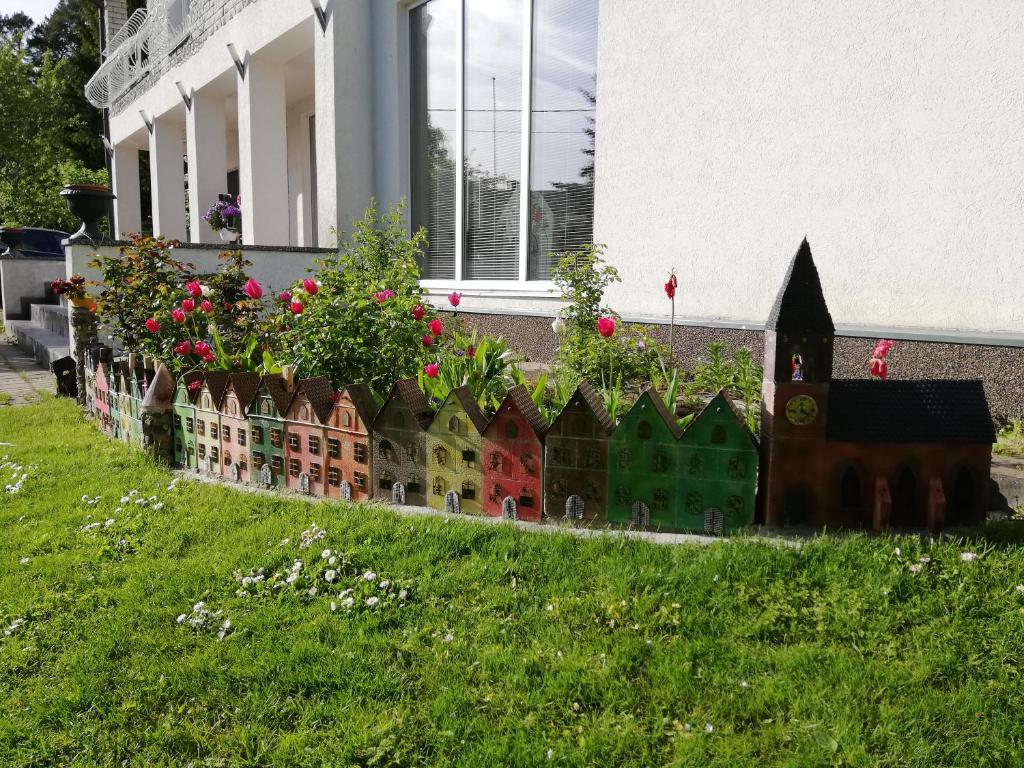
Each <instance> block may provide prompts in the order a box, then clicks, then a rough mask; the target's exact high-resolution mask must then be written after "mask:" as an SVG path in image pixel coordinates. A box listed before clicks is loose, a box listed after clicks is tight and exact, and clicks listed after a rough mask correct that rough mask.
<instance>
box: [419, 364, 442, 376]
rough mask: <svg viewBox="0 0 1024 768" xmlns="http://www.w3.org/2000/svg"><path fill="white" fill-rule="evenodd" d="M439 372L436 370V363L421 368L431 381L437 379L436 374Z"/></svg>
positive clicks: (438, 369)
mask: <svg viewBox="0 0 1024 768" xmlns="http://www.w3.org/2000/svg"><path fill="white" fill-rule="evenodd" d="M440 370H441V369H440V368H438V366H437V363H427V365H426V366H425V367H424V368H423V372H424V373H425V374H427V376H429V377H430V378H432V379H436V378H437V373H438V371H440Z"/></svg>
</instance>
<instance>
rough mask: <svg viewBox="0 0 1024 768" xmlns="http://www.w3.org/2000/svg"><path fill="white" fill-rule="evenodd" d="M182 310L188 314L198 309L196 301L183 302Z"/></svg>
mask: <svg viewBox="0 0 1024 768" xmlns="http://www.w3.org/2000/svg"><path fill="white" fill-rule="evenodd" d="M181 308H182V309H184V310H185V311H186V312H192V311H193V310H194V309H195V308H196V302H195V299H185V300H184V301H183V302H181Z"/></svg>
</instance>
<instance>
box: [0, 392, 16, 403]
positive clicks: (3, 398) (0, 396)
mask: <svg viewBox="0 0 1024 768" xmlns="http://www.w3.org/2000/svg"><path fill="white" fill-rule="evenodd" d="M12 399H13V398H12V397H11V396H10V395H9V394H7V393H6V392H0V405H10V403H11V400H12Z"/></svg>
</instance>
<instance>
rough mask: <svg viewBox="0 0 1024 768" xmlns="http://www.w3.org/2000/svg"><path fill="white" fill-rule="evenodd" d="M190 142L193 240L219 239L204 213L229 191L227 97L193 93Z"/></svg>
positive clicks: (188, 131) (187, 117)
mask: <svg viewBox="0 0 1024 768" xmlns="http://www.w3.org/2000/svg"><path fill="white" fill-rule="evenodd" d="M185 130H186V142H185V143H186V144H187V145H188V209H189V210H188V214H189V225H190V232H189V235H190V236H191V238H192V241H193V242H197V243H213V242H219V241H220V238H219V237H218V236H217V233H216V232H214V231H213V230H212V229H210V227H209V225H208V224H207V223H206V222H205V221H204V220H203V214H205V213H206V211H207V209H208V208H209V207H210V206H211V205H213V204H214V203H215V202H217V195H219V194H222V193H224V192H227V191H228V180H227V177H228V168H227V138H226V137H227V120H226V118H225V114H224V97H223V96H216V95H207V94H204V93H203V92H202V91H196V92H195V93H193V94H192V109H190V110H186V115H185Z"/></svg>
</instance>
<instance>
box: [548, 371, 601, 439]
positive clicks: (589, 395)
mask: <svg viewBox="0 0 1024 768" xmlns="http://www.w3.org/2000/svg"><path fill="white" fill-rule="evenodd" d="M577 395H578V396H579V397H581V398H582V399H583V402H584V403H585V404H586V406H587V407H588V408H590V411H591V413H593V414H594V418H596V419H597V423H598V424H599V425H600V426H601V429H603V430H604V433H605V434H606V435H610V434H611V433H612V431H613V430H614V429H615V422H614V421H612V417H611V416H610V415H609V414H608V410H607V409H606V408H605V407H604V401H603V400H602V399H601V395H599V394H598V393H597V390H595V389H594V388H593V387H592V386H591V384H590V382H589V381H581V382H580V385H579V386H578V387H576V391H575V392H573V394H572V397H570V398H569V402H567V403H566V404H565V405H564V406H563V407H562V410H561V411H559V412H558V415H557V416H556V417H555V420H554V421H553V422H552V424H555V423H557V422H558V420H559V419H560V418H562V414H564V413H565V409H566V408H568V407H569V403H571V402H572V401H573V400H575V399H576V396H577Z"/></svg>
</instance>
